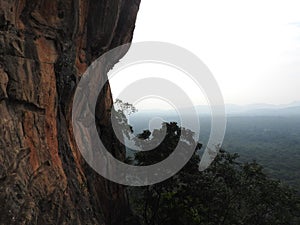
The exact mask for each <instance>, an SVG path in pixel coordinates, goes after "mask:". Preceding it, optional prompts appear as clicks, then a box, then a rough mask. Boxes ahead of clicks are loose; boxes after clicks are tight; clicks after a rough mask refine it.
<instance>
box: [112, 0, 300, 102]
mask: <svg viewBox="0 0 300 225" xmlns="http://www.w3.org/2000/svg"><path fill="white" fill-rule="evenodd" d="M187 2H188V3H187ZM299 5H300V3H299V1H294V0H287V1H270V0H265V1H258V0H254V1H248V2H245V1H238V0H229V1H216V0H215V1H214V0H213V1H202V0H197V1H195V0H191V1H186V2H184V3H183V1H179V0H164V1H159V0H151V1H147V0H145V1H142V3H141V6H140V11H139V14H138V18H137V24H136V28H135V33H134V39H133V42H141V41H162V42H169V43H173V44H176V45H179V46H181V47H184V48H186V49H187V50H189V51H191V52H193V53H194V54H196V55H197V56H198V57H199V58H200V59H201V60H202V61H203V62H204V63H205V64H206V65H207V66H208V67H209V69H210V70H211V72H212V73H213V75H214V76H215V78H216V80H217V82H218V84H219V86H220V88H221V91H222V93H223V96H224V101H225V103H227V104H229V103H230V104H239V105H246V104H253V103H268V104H277V105H278V104H288V103H291V102H294V101H299V100H300V95H299V93H300V92H299V87H300V14H299V10H298V9H299ZM134 67H135V68H134ZM150 67H153V69H151V68H150ZM133 71H135V73H136V74H137V75H136V76H135V77H134V76H133V77H134V78H133V79H139V78H140V77H143V75H144V76H145V77H147V76H151V75H153V74H159V73H160V74H159V75H157V76H161V77H164V78H165V77H166V78H167V79H168V76H172V75H173V74H174V71H172V69H170V68H159V67H157V66H153V65H152V66H149V65H148V67H147V66H146V67H145V66H143V67H140V68H138V67H136V66H133V68H129V69H128V71H121V72H120V76H119V74H118V76H116V79H113V80H111V86H112V92H113V95H114V97H115V98H117V97H119V96H118V94H119V93H120V91H121V90H122V89H123V88H126V85H128V82H129V83H130V82H134V80H131V81H130V80H128V76H126V73H131V74H132V73H133ZM174 77H175V78H174ZM172 80H173V81H174V82H175V83H177V84H178V85H182V86H183V89H184V90H185V89H187V90H189V91H190V96H191V98H192V99H193V102H194V104H196V105H202V104H205V96H204V95H203V94H201V92H200V90H196V89H197V87H193V84H190V83H189V82H187V81H186V80H185V79H184V78H183V77H180V75H178V77H176V76H173V77H172ZM199 93H200V94H199ZM156 102H157V105H160V103H159V101H156ZM147 105H148V103H146V102H145V103H142V104H141V107H146V108H147ZM163 105H164V103H161V105H160V107H162V108H164V106H163ZM148 106H149V105H148Z"/></svg>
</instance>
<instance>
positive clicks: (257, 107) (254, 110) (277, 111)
mask: <svg viewBox="0 0 300 225" xmlns="http://www.w3.org/2000/svg"><path fill="white" fill-rule="evenodd" d="M195 109H196V111H197V113H198V114H199V115H210V113H211V110H210V107H209V106H208V105H198V106H195ZM225 109H226V114H227V116H300V101H298V102H292V103H291V104H282V105H272V104H264V103H259V104H249V105H235V104H226V105H225ZM183 112H185V113H187V114H189V113H191V112H192V109H191V108H183ZM141 114H144V115H149V116H150V115H164V116H174V115H175V111H171V110H151V111H150V110H141V111H140V115H141Z"/></svg>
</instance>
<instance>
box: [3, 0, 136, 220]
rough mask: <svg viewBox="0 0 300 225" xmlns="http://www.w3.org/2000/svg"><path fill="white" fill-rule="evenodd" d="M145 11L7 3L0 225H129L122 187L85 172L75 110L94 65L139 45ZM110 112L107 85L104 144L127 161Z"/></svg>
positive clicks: (105, 1) (131, 3)
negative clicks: (138, 25) (137, 27)
mask: <svg viewBox="0 0 300 225" xmlns="http://www.w3.org/2000/svg"><path fill="white" fill-rule="evenodd" d="M139 3H140V1H139V0H0V116H1V119H0V137H1V138H0V224H5V225H6V224H120V225H121V224H126V221H127V218H128V215H129V213H130V212H129V211H130V210H129V207H128V203H127V199H126V193H125V190H124V187H122V186H120V185H117V184H114V183H111V182H109V181H107V180H104V179H103V178H102V177H100V176H99V175H97V174H96V173H94V172H93V170H92V169H90V168H89V167H88V166H87V165H86V164H85V162H84V160H83V159H82V158H81V156H80V154H79V152H78V149H77V148H76V144H75V142H74V138H73V135H72V128H71V126H70V119H71V114H70V112H71V104H72V95H73V92H74V89H75V88H76V84H77V83H78V81H79V79H80V76H81V75H82V74H83V73H84V71H85V70H86V69H87V67H88V66H89V65H90V64H91V62H93V60H95V59H96V58H97V57H99V56H100V55H101V54H103V53H104V52H106V51H108V50H110V49H112V48H114V47H116V46H118V45H120V44H123V43H128V42H130V41H131V39H132V34H133V30H134V24H135V20H136V14H137V11H138V7H139ZM120 57H121V55H120ZM103 76H106V74H105V73H104V74H103ZM111 106H112V98H111V93H110V88H109V84H107V85H106V86H105V88H104V90H103V91H102V93H101V94H100V96H99V101H98V109H99V110H98V112H97V116H98V122H99V126H100V129H102V130H103V131H104V132H101V138H102V139H104V140H105V141H106V142H107V143H109V144H110V148H111V151H112V152H113V153H114V154H115V155H116V156H117V157H119V158H121V159H122V157H123V156H124V152H123V149H122V147H120V146H119V145H118V144H113V143H115V142H116V140H115V138H114V135H113V133H112V130H111V128H110V121H109V116H108V113H109V111H110V108H111ZM129 224H132V223H130V222H129Z"/></svg>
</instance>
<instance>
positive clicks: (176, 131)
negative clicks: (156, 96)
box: [129, 123, 300, 225]
mask: <svg viewBox="0 0 300 225" xmlns="http://www.w3.org/2000/svg"><path fill="white" fill-rule="evenodd" d="M164 126H166V127H167V134H166V138H165V139H164V141H163V142H162V143H161V144H160V145H159V146H158V147H157V148H156V149H155V150H153V151H150V152H139V153H136V154H135V162H136V163H137V164H138V165H149V164H153V163H154V162H158V161H161V160H163V159H164V158H166V157H167V156H168V155H169V154H170V153H171V152H172V151H173V150H174V147H175V146H176V145H177V143H178V141H180V140H181V139H179V137H180V135H181V134H182V136H183V137H184V140H185V142H186V143H187V144H190V143H191V141H192V136H193V132H191V131H189V130H186V129H183V131H184V132H183V133H182V130H181V129H180V127H178V126H177V124H176V123H165V124H164ZM159 132H160V131H159V130H155V131H154V132H153V133H152V138H153V139H155V136H156V133H157V134H158V133H159ZM146 133H147V135H146V136H145V138H148V139H149V141H151V139H150V138H149V136H150V134H149V132H146V131H145V132H144V134H146ZM187 140H188V141H187ZM137 144H140V145H142V144H144V143H143V142H137ZM141 147H143V146H141ZM200 147H201V145H200V144H199V145H198V148H200ZM237 159H238V155H237V154H230V153H228V152H225V151H224V150H220V153H219V155H218V156H217V157H216V159H215V160H214V162H213V164H212V165H211V166H210V167H209V168H208V169H206V170H205V171H203V172H199V171H198V163H199V157H198V155H197V154H196V153H195V154H194V155H193V157H192V158H191V160H190V161H189V162H188V163H187V164H186V166H185V167H184V168H183V169H182V170H181V171H180V172H179V173H177V174H176V175H175V176H173V177H172V178H170V179H168V180H166V181H164V182H162V183H159V184H155V185H152V186H148V187H139V188H130V189H129V193H130V199H131V203H132V207H133V209H134V211H135V213H136V214H137V215H138V216H139V217H140V220H141V222H142V224H145V225H200V224H211V225H215V224H228V225H233V224H237V225H238V224H239V225H240V224H249V225H253V224H266V225H269V224H280V225H282V224H300V220H299V216H300V215H299V212H300V209H299V198H298V197H297V195H296V194H295V192H294V191H293V190H291V189H290V188H288V187H285V186H282V184H281V183H280V182H279V181H275V180H272V179H270V178H268V177H267V176H266V175H265V174H264V172H263V168H262V166H260V165H259V164H257V163H256V162H252V163H240V162H238V160H237Z"/></svg>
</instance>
